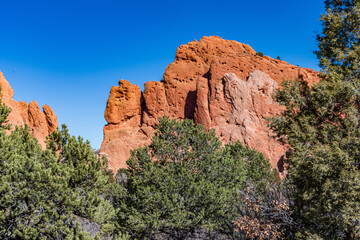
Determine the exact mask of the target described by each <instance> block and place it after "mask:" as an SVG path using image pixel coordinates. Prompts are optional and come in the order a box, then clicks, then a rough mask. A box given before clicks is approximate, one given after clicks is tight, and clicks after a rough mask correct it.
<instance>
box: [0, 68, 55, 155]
mask: <svg viewBox="0 0 360 240" xmlns="http://www.w3.org/2000/svg"><path fill="white" fill-rule="evenodd" d="M0 86H1V94H0V97H1V98H2V102H3V103H5V105H6V106H8V107H10V108H11V112H10V114H9V117H8V120H9V123H11V124H12V127H13V128H14V127H15V126H22V125H25V124H27V125H28V126H29V127H30V128H31V129H32V132H33V134H34V136H35V137H36V138H37V139H38V140H39V143H40V144H41V146H42V147H43V148H45V146H46V144H45V140H46V136H48V135H49V134H50V133H51V132H53V131H54V130H56V128H57V127H58V126H59V124H58V122H57V117H56V115H55V113H54V111H53V110H52V109H51V107H49V106H48V105H44V106H43V112H42V111H41V110H40V108H39V106H38V104H37V103H36V102H35V101H32V102H30V103H29V104H27V103H26V102H23V101H19V102H17V101H15V100H14V99H13V96H14V91H13V89H12V88H11V86H10V84H9V82H8V81H7V80H6V79H5V77H4V75H3V74H2V73H1V72H0Z"/></svg>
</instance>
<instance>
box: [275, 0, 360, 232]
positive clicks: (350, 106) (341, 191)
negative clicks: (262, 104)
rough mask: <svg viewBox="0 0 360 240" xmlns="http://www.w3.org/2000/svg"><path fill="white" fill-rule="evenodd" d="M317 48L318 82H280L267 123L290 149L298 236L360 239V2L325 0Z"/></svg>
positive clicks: (290, 166)
mask: <svg viewBox="0 0 360 240" xmlns="http://www.w3.org/2000/svg"><path fill="white" fill-rule="evenodd" d="M325 5H326V14H324V15H323V16H322V17H321V21H322V23H323V32H322V33H321V34H319V35H318V37H317V39H318V41H319V50H318V51H317V52H316V53H317V55H318V57H319V59H320V66H321V67H322V68H323V76H324V78H323V80H322V81H321V82H320V83H319V84H317V85H315V86H313V87H311V88H310V87H309V86H308V85H307V83H306V82H304V81H303V80H302V78H301V76H300V79H299V81H297V82H285V83H284V84H283V89H282V90H281V91H279V92H278V93H277V96H276V98H277V100H278V101H279V102H280V103H281V104H282V105H284V106H285V107H286V110H285V111H284V113H283V115H282V116H280V117H278V118H274V119H273V121H272V124H271V126H272V128H273V130H275V131H276V132H277V133H278V136H279V137H281V138H282V140H283V141H284V142H286V143H288V144H289V145H290V146H291V147H290V149H289V151H288V153H287V163H288V164H289V175H288V178H289V181H290V185H289V186H290V189H291V193H292V194H291V197H292V200H293V205H292V210H293V211H294V213H295V214H294V217H295V219H296V220H297V222H298V224H299V225H298V227H299V228H298V233H297V235H296V236H297V237H299V238H312V239H358V238H360V225H359V222H360V171H359V170H360V169H359V166H360V165H359V164H360V150H359V149H360V130H359V119H360V115H359V108H358V107H359V87H360V85H359V83H360V68H359V67H360V65H359V60H360V46H359V39H360V38H359V37H360V36H359V34H360V26H359V24H358V23H359V17H360V11H359V10H360V8H359V7H360V2H359V1H351V0H342V1H339V0H329V1H325Z"/></svg>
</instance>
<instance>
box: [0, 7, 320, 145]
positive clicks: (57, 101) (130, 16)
mask: <svg viewBox="0 0 360 240" xmlns="http://www.w3.org/2000/svg"><path fill="white" fill-rule="evenodd" d="M0 9H1V13H0V69H1V71H2V72H3V73H4V74H5V77H6V79H7V80H8V81H9V82H10V84H11V86H12V88H13V89H14V91H15V96H14V98H15V100H18V101H19V100H23V101H26V102H28V103H29V102H30V101H31V100H36V101H37V102H38V104H39V105H40V107H41V106H42V105H43V104H48V105H50V106H51V107H52V108H53V109H54V111H55V113H56V114H57V116H58V120H59V123H60V124H62V123H65V124H67V125H68V127H69V129H70V132H71V133H72V134H73V135H81V136H83V137H84V138H85V139H89V140H90V141H91V143H92V146H93V147H94V148H99V147H100V144H101V141H102V137H103V133H102V129H103V126H104V125H105V124H106V121H105V119H104V110H105V106H106V100H107V98H108V95H109V91H110V88H111V86H113V85H117V83H118V80H119V79H127V80H129V81H131V82H132V83H133V84H138V85H139V86H140V87H141V88H143V84H144V83H145V82H146V81H153V80H160V79H161V78H162V75H163V73H164V70H165V68H166V66H167V65H168V64H170V63H171V62H172V61H173V60H174V56H175V51H176V48H177V47H178V46H179V45H181V44H186V43H187V42H190V41H193V40H194V39H197V40H199V39H200V38H201V37H202V36H211V35H217V36H220V37H222V38H224V39H229V40H236V41H239V42H242V43H247V44H249V45H250V46H252V47H253V48H254V49H255V50H256V51H260V52H263V53H264V54H265V55H269V56H271V57H274V58H275V57H277V56H280V57H281V59H282V60H285V61H287V62H289V63H292V64H295V65H300V66H301V67H309V68H315V69H318V66H317V59H316V57H315V55H314V54H313V53H312V51H314V50H316V41H315V35H316V32H318V31H319V30H320V23H319V21H318V19H319V18H320V14H321V13H323V12H324V4H323V1H322V0H302V1H299V0H278V1H276V0H275V1H268V0H246V1H245V0H244V1H243V0H221V1H219V0H216V1H212V0H206V1H203V0H191V1H190V0H170V1H169V0H166V1H156V0H154V1H136V0H133V1H122V0H102V1H92V0H71V1H69V0H62V1H49V0H44V1H36V0H34V1H28V0H23V1H19V0H7V1H6V0H0Z"/></svg>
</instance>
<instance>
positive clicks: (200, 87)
mask: <svg viewBox="0 0 360 240" xmlns="http://www.w3.org/2000/svg"><path fill="white" fill-rule="evenodd" d="M299 74H302V75H303V76H304V79H305V80H306V81H308V82H309V83H310V84H313V83H315V82H318V81H319V77H318V73H317V72H314V71H313V70H311V69H307V68H299V67H296V66H294V65H291V64H289V63H286V62H284V61H280V60H275V59H272V58H270V57H267V56H264V57H260V56H257V55H256V52H255V50H253V49H252V48H251V47H250V46H248V45H246V44H241V43H238V42H236V41H228V40H224V39H221V38H219V37H203V38H202V39H201V40H200V41H193V42H190V43H188V44H186V45H182V46H180V47H179V48H178V49H177V51H176V56H175V61H174V62H173V63H171V64H170V65H169V66H168V67H167V69H166V71H165V73H164V76H163V81H161V82H147V83H145V89H144V92H143V93H141V91H140V89H139V87H138V86H134V85H132V84H130V83H129V82H126V84H125V80H121V81H120V83H119V87H113V88H112V89H111V92H110V96H109V99H108V103H107V107H106V110H105V118H106V120H107V121H108V124H107V125H106V126H105V127H104V141H103V143H102V146H101V152H102V153H104V154H106V155H107V156H108V160H109V164H110V167H111V168H112V169H113V170H114V171H116V170H118V169H119V168H123V167H126V160H127V159H128V157H129V156H130V150H131V149H134V148H136V147H138V146H143V145H145V144H148V143H149V142H150V138H151V136H152V134H153V133H154V131H155V130H154V126H155V125H156V123H157V120H158V119H159V117H162V116H165V115H167V116H170V117H172V118H178V119H184V118H189V119H194V121H195V122H196V123H200V124H203V125H205V126H206V127H208V128H214V129H215V131H216V133H217V135H218V136H219V137H220V138H221V140H222V141H223V142H229V141H241V142H243V143H244V144H245V145H247V146H250V147H253V148H256V149H257V150H259V151H260V152H262V153H263V154H264V155H265V156H266V157H268V158H269V159H270V162H271V164H272V166H273V167H278V163H279V160H280V159H281V157H282V156H283V154H284V152H285V146H283V145H282V144H280V143H279V142H278V141H276V139H275V138H274V135H273V133H272V132H271V131H270V130H269V129H268V127H267V122H266V121H265V119H264V118H266V117H270V116H275V115H277V114H279V113H281V110H282V109H281V107H280V106H279V105H278V104H277V103H276V102H274V100H273V93H274V90H275V89H276V88H277V87H278V86H279V84H280V83H281V82H282V81H284V80H292V79H296V78H297V77H298V75H299ZM120 89H121V90H120Z"/></svg>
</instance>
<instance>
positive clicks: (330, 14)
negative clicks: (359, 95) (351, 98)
mask: <svg viewBox="0 0 360 240" xmlns="http://www.w3.org/2000/svg"><path fill="white" fill-rule="evenodd" d="M325 8H326V13H325V14H323V15H322V17H321V18H320V20H321V21H322V25H323V31H322V33H321V34H318V35H317V40H318V42H319V50H318V51H316V52H315V53H316V54H317V56H318V58H319V60H320V67H322V69H323V71H324V72H326V73H328V74H329V76H338V75H341V78H342V81H346V82H348V83H349V84H351V85H352V86H353V87H354V90H355V91H357V89H359V87H360V24H359V22H360V2H359V1H358V0H326V1H325ZM330 78H331V77H330ZM337 78H338V77H335V78H334V79H335V80H336V79H337Z"/></svg>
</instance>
